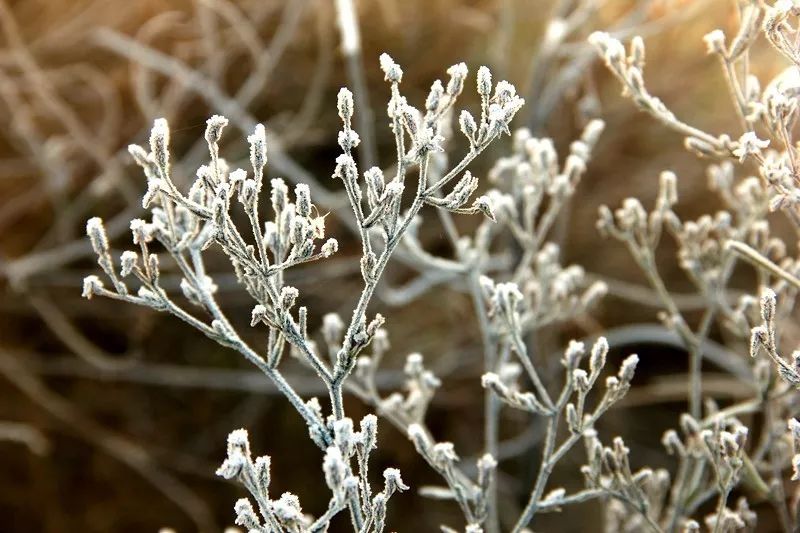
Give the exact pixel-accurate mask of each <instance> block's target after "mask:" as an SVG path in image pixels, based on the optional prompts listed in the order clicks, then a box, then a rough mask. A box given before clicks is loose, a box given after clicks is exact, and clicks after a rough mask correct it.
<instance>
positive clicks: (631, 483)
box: [581, 431, 670, 531]
mask: <svg viewBox="0 0 800 533" xmlns="http://www.w3.org/2000/svg"><path fill="white" fill-rule="evenodd" d="M584 443H585V445H586V454H587V464H586V465H584V466H583V467H581V473H583V476H584V479H585V482H586V486H587V487H588V488H590V489H595V490H601V491H603V492H604V493H605V494H607V495H608V496H610V497H611V498H613V499H615V500H617V501H619V502H620V503H624V504H626V505H628V506H631V507H633V508H634V509H635V510H636V511H637V512H638V515H630V513H628V515H629V516H619V513H618V512H613V511H615V509H617V510H618V509H620V507H619V505H616V504H615V505H616V506H615V507H613V506H612V508H611V511H612V512H613V514H614V515H615V516H616V517H617V520H618V521H619V522H620V525H622V524H625V527H624V528H621V529H620V530H624V531H636V530H638V529H641V530H644V529H647V527H646V525H645V523H644V522H643V521H644V520H650V521H656V520H657V519H658V517H659V515H660V513H661V509H662V506H663V502H664V501H665V498H666V496H667V494H668V493H669V488H670V477H669V473H668V472H667V471H666V470H664V469H659V470H655V471H654V470H651V469H650V468H641V469H639V470H638V471H636V472H633V470H632V469H631V465H630V459H629V455H630V449H629V448H628V447H627V446H626V445H625V442H624V441H623V440H622V438H620V437H616V438H614V441H613V443H612V445H611V446H603V444H602V443H601V442H600V439H599V438H598V437H597V433H596V432H595V431H587V432H586V433H585V435H584ZM630 521H633V522H630ZM634 525H638V526H639V528H634V529H629V526H634Z"/></svg>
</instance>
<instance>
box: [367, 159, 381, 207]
mask: <svg viewBox="0 0 800 533" xmlns="http://www.w3.org/2000/svg"><path fill="white" fill-rule="evenodd" d="M364 180H365V181H366V183H367V194H368V195H369V196H368V198H370V200H371V201H372V202H373V203H377V202H378V200H379V199H380V197H381V196H383V191H384V188H385V186H386V182H385V181H384V177H383V171H382V170H381V169H380V168H378V167H372V168H370V169H368V170H366V171H365V172H364Z"/></svg>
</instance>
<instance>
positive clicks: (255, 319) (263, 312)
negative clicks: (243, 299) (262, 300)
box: [250, 304, 268, 326]
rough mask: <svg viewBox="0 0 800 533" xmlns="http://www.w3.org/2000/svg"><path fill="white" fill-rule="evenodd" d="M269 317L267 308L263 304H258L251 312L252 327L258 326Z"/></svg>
mask: <svg viewBox="0 0 800 533" xmlns="http://www.w3.org/2000/svg"><path fill="white" fill-rule="evenodd" d="M267 317H268V314H267V308H266V307H264V306H263V305H261V304H257V305H256V306H255V307H253V310H252V311H251V312H250V325H251V326H255V325H256V324H258V323H260V322H262V321H264V320H266V319H267Z"/></svg>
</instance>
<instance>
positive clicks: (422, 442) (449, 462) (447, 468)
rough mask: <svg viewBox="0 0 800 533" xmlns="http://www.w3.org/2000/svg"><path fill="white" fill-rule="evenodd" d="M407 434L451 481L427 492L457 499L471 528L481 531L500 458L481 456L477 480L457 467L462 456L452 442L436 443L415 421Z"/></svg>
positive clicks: (439, 496) (430, 461)
mask: <svg viewBox="0 0 800 533" xmlns="http://www.w3.org/2000/svg"><path fill="white" fill-rule="evenodd" d="M407 433H408V438H409V439H411V441H412V442H413V443H414V446H415V448H416V449H417V452H418V453H419V454H420V455H421V456H422V457H423V458H424V459H425V460H426V461H427V462H428V464H430V465H431V467H433V469H434V470H436V471H437V472H439V474H440V475H441V476H442V477H443V478H444V480H445V481H446V482H447V485H448V487H447V488H444V489H442V488H438V487H437V488H434V489H428V490H427V493H428V494H429V495H431V496H435V497H437V498H447V499H453V500H455V501H456V502H458V504H459V505H460V506H461V508H462V510H463V511H464V514H465V516H466V519H467V523H468V524H469V525H468V527H467V530H468V531H475V532H476V533H479V532H481V531H482V528H481V524H483V522H484V521H485V520H486V517H487V514H488V502H489V490H490V487H491V486H492V484H493V480H494V477H495V475H496V470H497V460H496V459H495V458H494V457H492V456H491V455H490V454H484V455H483V456H481V457H480V458H478V460H477V463H476V466H477V471H478V479H477V483H476V482H473V481H471V480H470V479H469V478H467V477H466V476H464V475H463V474H461V472H460V471H459V470H458V469H457V468H456V463H457V462H458V460H459V457H458V454H456V451H455V447H454V446H453V443H452V442H434V441H433V439H432V438H431V436H430V434H429V433H428V431H427V430H426V429H425V428H424V427H423V426H422V425H421V424H411V425H410V426H408V429H407Z"/></svg>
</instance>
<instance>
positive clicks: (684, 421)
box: [680, 413, 700, 436]
mask: <svg viewBox="0 0 800 533" xmlns="http://www.w3.org/2000/svg"><path fill="white" fill-rule="evenodd" d="M680 425H681V430H682V431H683V433H684V435H686V436H695V435H697V434H699V433H700V424H698V422H697V420H695V419H694V417H693V416H691V415H689V414H688V413H683V414H682V415H681V418H680Z"/></svg>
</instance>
